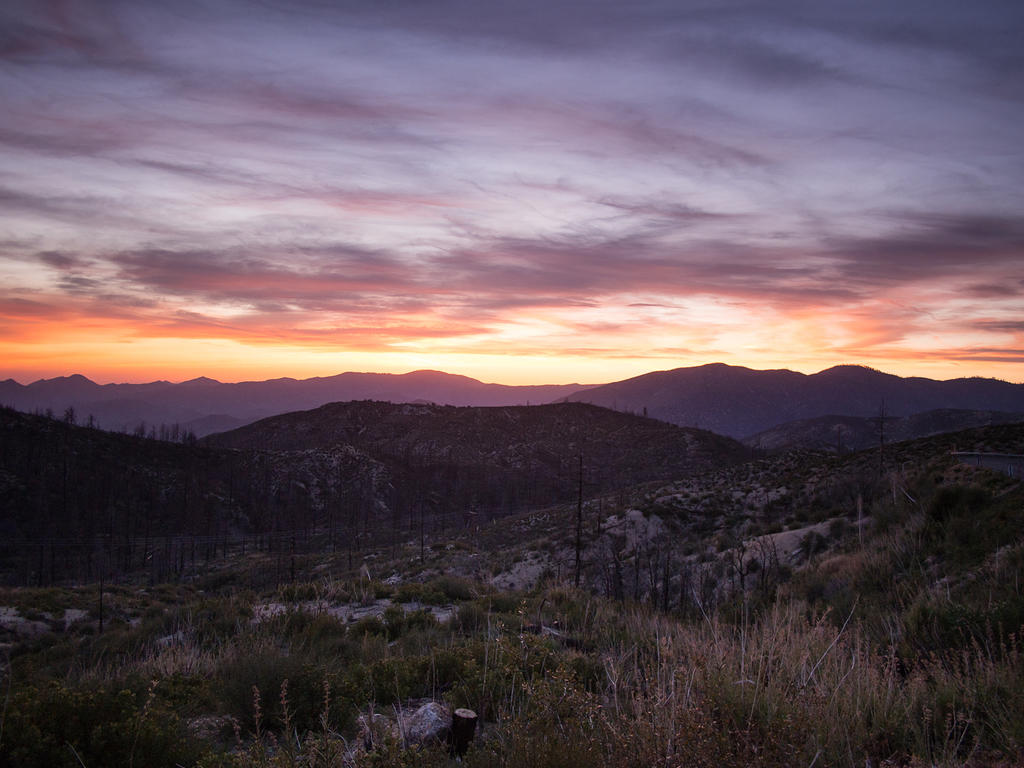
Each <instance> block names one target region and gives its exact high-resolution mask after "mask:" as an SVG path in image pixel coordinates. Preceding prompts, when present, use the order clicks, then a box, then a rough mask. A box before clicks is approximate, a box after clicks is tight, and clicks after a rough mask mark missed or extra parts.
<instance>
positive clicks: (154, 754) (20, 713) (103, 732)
mask: <svg viewBox="0 0 1024 768" xmlns="http://www.w3.org/2000/svg"><path fill="white" fill-rule="evenodd" d="M3 735H4V738H3V742H2V743H0V763H2V764H4V765H12V766H14V765H16V766H21V767H22V768H35V766H38V767H39V768H81V765H88V766H94V765H123V766H140V767H141V766H154V768H159V767H160V766H168V768H172V767H173V766H175V765H188V764H191V763H193V762H194V761H195V760H196V759H197V758H198V756H199V752H200V749H199V745H198V744H196V743H195V741H194V740H193V739H190V738H189V737H188V734H187V733H186V731H185V728H184V727H183V725H182V723H181V721H180V720H179V719H178V718H177V716H176V715H175V714H174V713H173V712H170V711H167V710H166V709H164V708H163V707H162V706H161V705H160V704H159V703H158V702H157V701H155V700H154V696H153V689H152V688H151V690H150V692H149V694H136V693H133V692H132V691H129V690H115V689H109V688H99V689H93V690H88V691H85V690H77V689H74V688H69V687H67V686H65V685H63V684H60V683H51V684H49V685H47V686H45V687H43V688H39V689H31V690H30V689H22V690H20V691H18V692H17V693H15V694H14V695H13V696H12V699H11V701H10V706H9V707H8V710H7V716H6V722H5V724H4V731H3Z"/></svg>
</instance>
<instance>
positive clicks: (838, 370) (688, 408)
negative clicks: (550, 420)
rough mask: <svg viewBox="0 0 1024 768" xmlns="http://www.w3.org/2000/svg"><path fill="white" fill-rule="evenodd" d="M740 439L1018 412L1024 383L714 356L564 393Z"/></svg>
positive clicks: (1023, 400) (1021, 407)
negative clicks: (805, 426) (842, 422)
mask: <svg viewBox="0 0 1024 768" xmlns="http://www.w3.org/2000/svg"><path fill="white" fill-rule="evenodd" d="M568 399H570V400H578V401H581V402H587V403H594V404H596V405H603V406H605V407H606V408H614V409H621V410H627V411H631V412H633V413H647V414H649V415H651V416H653V417H655V418H659V419H663V420H665V421H669V422H672V423H673V424H680V425H684V426H693V427H700V428H702V429H709V430H711V431H712V432H717V433H718V434H722V435H729V436H731V437H735V438H743V437H746V436H748V435H754V434H757V433H759V432H763V431H764V430H767V429H769V428H771V427H774V426H776V425H778V424H783V423H786V422H791V421H797V420H800V419H810V418H815V417H818V416H827V415H840V416H857V417H871V416H877V415H878V413H879V411H880V410H881V409H882V408H883V407H884V410H885V413H886V414H887V415H888V416H910V415H912V414H915V413H921V412H923V411H929V410H935V409H946V408H955V409H970V410H991V411H1007V412H1017V413H1020V412H1024V384H1010V383H1008V382H1005V381H997V380H995V379H978V378H973V379H953V380H950V381H935V380H932V379H924V378H916V377H914V378H901V377H899V376H893V375H891V374H887V373H882V372H881V371H876V370H873V369H871V368H865V367H863V366H856V365H841V366H836V367H834V368H829V369H828V370H825V371H821V372H820V373H815V374H812V375H805V374H802V373H796V372H794V371H789V370H778V371H755V370H751V369H749V368H743V367H737V366H729V365H723V364H721V363H715V364H711V365H702V366H698V367H695V368H677V369H675V370H671V371H657V372H654V373H648V374H644V375H643V376H637V377H635V378H632V379H626V380H624V381H619V382H615V383H613V384H606V385H604V386H600V387H594V388H592V389H588V390H586V391H585V392H581V393H578V394H574V395H571V396H569V398H568Z"/></svg>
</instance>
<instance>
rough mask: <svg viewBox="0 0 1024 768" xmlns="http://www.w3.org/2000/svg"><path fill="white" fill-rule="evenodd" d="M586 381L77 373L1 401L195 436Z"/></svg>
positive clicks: (490, 399)
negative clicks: (352, 408)
mask: <svg viewBox="0 0 1024 768" xmlns="http://www.w3.org/2000/svg"><path fill="white" fill-rule="evenodd" d="M585 388H586V385H582V384H541V385H533V386H512V385H506V384H486V383H484V382H482V381H478V380H477V379H473V378H470V377H468V376H459V375H455V374H450V373H443V372H441V371H426V370H424V371H413V372H412V373H404V374H390V373H353V372H349V373H341V374H338V375H337V376H327V377H315V378H310V379H292V378H279V379H268V380H266V381H243V382H238V383H223V382H219V381H216V380H215V379H210V378H206V377H202V376H201V377H199V378H195V379H191V380H189V381H184V382H181V383H178V384H174V383H171V382H169V381H153V382H150V383H147V384H97V383H96V382H94V381H91V380H90V379H88V378H86V377H85V376H82V375H81V374H74V375H71V376H61V377H58V378H54V379H40V380H39V381H35V382H32V383H31V384H27V385H22V384H19V383H18V382H16V381H14V380H13V379H7V380H5V381H0V405H8V406H11V407H13V408H16V409H17V410H20V411H34V410H46V409H50V410H52V411H53V412H54V413H55V414H56V415H58V416H60V415H61V414H62V413H63V412H64V411H65V410H66V409H67V408H68V407H72V408H74V409H75V411H76V416H77V418H78V420H79V421H85V420H86V419H87V418H88V416H89V415H92V416H93V418H94V419H95V422H96V424H97V426H100V427H103V428H105V429H113V430H125V429H128V430H130V429H134V428H135V427H136V426H137V425H138V424H139V423H140V422H146V423H147V424H150V425H153V424H160V423H164V424H181V425H182V426H184V427H186V428H189V429H192V430H193V431H194V432H195V433H196V434H197V435H198V436H203V435H206V434H210V433H211V432H217V431H222V430H226V429H232V428H235V427H238V426H241V425H243V424H248V423H250V422H252V421H256V420H257V419H261V418H265V417H267V416H273V415H275V414H278V413H287V412H290V411H297V410H306V409H309V408H316V407H318V406H320V405H323V404H325V403H331V402H338V401H345V400H387V401H392V402H414V401H419V402H432V403H437V404H439V405H472V406H501V405H528V404H530V403H533V404H539V403H547V402H551V401H552V400H557V399H560V398H563V397H565V396H566V395H568V394H572V393H574V392H578V391H580V390H581V389H585Z"/></svg>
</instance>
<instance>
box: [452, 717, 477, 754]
mask: <svg viewBox="0 0 1024 768" xmlns="http://www.w3.org/2000/svg"><path fill="white" fill-rule="evenodd" d="M476 721H477V716H476V712H474V711H473V710H472V709H464V708H460V709H456V710H455V712H454V714H452V752H453V753H454V754H455V755H456V756H457V757H462V756H463V755H465V754H466V750H467V749H468V748H469V743H470V742H471V741H473V735H474V734H475V733H476Z"/></svg>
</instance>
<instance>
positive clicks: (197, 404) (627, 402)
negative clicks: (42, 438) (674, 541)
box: [0, 363, 1024, 439]
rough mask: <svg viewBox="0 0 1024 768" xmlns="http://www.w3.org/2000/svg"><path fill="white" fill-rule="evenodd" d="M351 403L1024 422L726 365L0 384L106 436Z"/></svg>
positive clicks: (901, 392) (231, 423) (1003, 390)
mask: <svg viewBox="0 0 1024 768" xmlns="http://www.w3.org/2000/svg"><path fill="white" fill-rule="evenodd" d="M352 400H378V401H389V402H404V403H417V402H419V403H434V404H438V405H452V406H476V407H486V406H510V405H527V404H535V405H536V404H542V403H551V402H555V401H581V402H587V403H591V404H594V405H600V406H604V407H607V408H611V409H612V410H619V411H628V412H631V413H636V414H645V415H648V416H650V417H652V418H656V419H659V420H661V421H666V422H669V423H671V424H676V425H678V426H687V427H696V428H699V429H706V430H709V431H712V432H716V433H718V434H721V435H726V436H729V437H733V438H738V439H739V438H750V437H751V436H753V435H758V434H759V433H762V432H765V431H766V430H770V429H773V428H775V427H778V426H779V425H781V424H786V423H788V422H794V421H801V420H807V419H817V418H821V417H825V416H843V417H856V418H861V419H864V418H871V417H876V416H878V415H879V414H880V413H881V412H883V411H884V413H885V415H886V416H892V417H908V416H912V415H915V414H920V413H923V412H926V411H935V410H950V409H957V410H970V411H991V412H1006V413H1015V414H1019V413H1024V384H1012V383H1008V382H1005V381H999V380H996V379H982V378H962V379H952V380H948V381H938V380H934V379H927V378H920V377H911V378H903V377H899V376H894V375H892V374H887V373H883V372H881V371H877V370H873V369H871V368H866V367H863V366H856V365H842V366H836V367H833V368H829V369H827V370H824V371H821V372H819V373H815V374H803V373H798V372H795V371H790V370H784V369H783V370H764V371H762V370H753V369H750V368H744V367H739V366H730V365H725V364H721V363H713V364H709V365H702V366H696V367H688V368H676V369H673V370H668V371H656V372H652V373H647V374H644V375H641V376H636V377H633V378H629V379H624V380H622V381H616V382H613V383H610V384H603V385H599V386H587V385H581V384H558V385H536V386H509V385H503V384H488V383H484V382H481V381H478V380H476V379H472V378H469V377H467V376H458V375H453V374H448V373H442V372H439V371H414V372H412V373H406V374H381V373H342V374H339V375H337V376H329V377H317V378H311V379H292V378H279V379H270V380H267V381H247V382H239V383H223V382H219V381H215V380H213V379H208V378H204V377H201V378H197V379H192V380H190V381H185V382H181V383H171V382H168V381H155V382H150V383H147V384H102V385H101V384H97V383H96V382H93V381H91V380H89V379H87V378H86V377H84V376H81V375H78V374H76V375H72V376H66V377H59V378H54V379H41V380H39V381H36V382H33V383H31V384H28V385H22V384H19V383H18V382H16V381H14V380H12V379H7V380H5V381H0V404H3V405H8V406H11V407H13V408H16V409H18V410H21V411H46V410H48V409H49V410H50V411H52V412H54V413H55V414H57V415H58V416H59V415H61V414H62V413H64V412H65V411H66V410H67V409H68V408H73V409H74V411H75V413H76V417H77V419H78V420H79V421H81V422H85V421H87V420H88V419H89V417H90V416H91V417H92V420H93V422H92V423H95V424H96V425H97V426H101V427H103V428H106V429H111V430H121V431H126V430H133V429H137V428H138V426H139V425H140V423H145V424H146V425H149V426H150V427H152V426H153V425H157V424H180V425H181V426H182V427H183V428H185V429H186V430H190V431H192V432H193V433H194V434H196V435H198V436H203V435H208V434H212V433H215V432H221V431H225V430H229V429H233V428H236V427H239V426H242V425H244V424H248V423H251V422H253V421H256V420H258V419H261V418H265V417H268V416H272V415H276V414H280V413H286V412H291V411H299V410H308V409H311V408H317V407H319V406H321V405H324V404H326V403H331V402H340V401H352ZM996 420H997V421H998V420H1004V419H1002V418H1001V417H997V418H996ZM982 423H984V422H982Z"/></svg>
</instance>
